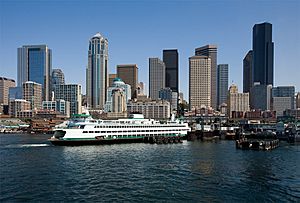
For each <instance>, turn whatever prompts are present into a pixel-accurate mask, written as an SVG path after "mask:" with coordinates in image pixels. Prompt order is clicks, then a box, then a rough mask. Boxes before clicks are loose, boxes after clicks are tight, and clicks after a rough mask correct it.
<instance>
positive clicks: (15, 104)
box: [9, 99, 31, 117]
mask: <svg viewBox="0 0 300 203" xmlns="http://www.w3.org/2000/svg"><path fill="white" fill-rule="evenodd" d="M28 110H31V107H30V102H29V101H26V100H24V99H15V100H10V101H9V115H10V116H12V117H18V112H21V111H28Z"/></svg>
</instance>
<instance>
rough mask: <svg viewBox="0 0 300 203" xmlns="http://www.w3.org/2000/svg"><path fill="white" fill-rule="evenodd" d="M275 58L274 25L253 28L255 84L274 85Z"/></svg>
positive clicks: (263, 24)
mask: <svg viewBox="0 0 300 203" xmlns="http://www.w3.org/2000/svg"><path fill="white" fill-rule="evenodd" d="M273 57H274V43H273V42H272V24H270V23H262V24H255V25H254V27H253V73H252V74H253V82H260V84H262V85H273V83H274V80H273V72H274V67H273Z"/></svg>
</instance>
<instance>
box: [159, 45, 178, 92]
mask: <svg viewBox="0 0 300 203" xmlns="http://www.w3.org/2000/svg"><path fill="white" fill-rule="evenodd" d="M163 62H164V63H165V66H166V77H165V78H166V79H165V81H166V82H165V87H169V88H171V90H172V91H173V92H177V93H178V86H179V85H178V51H177V49H169V50H163Z"/></svg>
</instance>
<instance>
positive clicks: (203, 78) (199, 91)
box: [189, 56, 211, 109]
mask: <svg viewBox="0 0 300 203" xmlns="http://www.w3.org/2000/svg"><path fill="white" fill-rule="evenodd" d="M189 104H190V109H192V108H201V106H205V107H210V106H211V59H210V58H209V57H207V56H193V57H190V58H189Z"/></svg>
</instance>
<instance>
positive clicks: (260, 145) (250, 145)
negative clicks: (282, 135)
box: [236, 138, 279, 150]
mask: <svg viewBox="0 0 300 203" xmlns="http://www.w3.org/2000/svg"><path fill="white" fill-rule="evenodd" d="M278 146H279V139H266V140H259V139H247V138H242V139H239V140H236V148H237V149H246V150H249V149H252V150H272V149H275V148H277V147H278Z"/></svg>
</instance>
